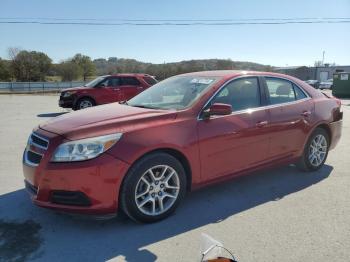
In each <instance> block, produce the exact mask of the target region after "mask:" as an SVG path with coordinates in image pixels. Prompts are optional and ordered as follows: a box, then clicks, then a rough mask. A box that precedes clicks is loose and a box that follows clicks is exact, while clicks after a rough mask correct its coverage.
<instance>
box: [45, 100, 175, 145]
mask: <svg viewBox="0 0 350 262" xmlns="http://www.w3.org/2000/svg"><path fill="white" fill-rule="evenodd" d="M176 115H177V113H176V111H168V110H155V109H145V108H138V107H131V106H127V105H121V104H118V103H111V104H107V105H101V106H96V107H92V108H87V109H83V110H80V111H75V112H70V113H66V114H63V115H61V116H58V117H54V118H52V119H50V120H48V121H47V122H45V123H43V124H40V125H39V128H41V129H44V130H46V131H49V132H51V133H55V134H58V135H62V136H64V137H65V138H67V139H70V140H74V139H81V138H87V137H93V136H99V135H105V134H112V133H118V132H122V133H124V132H128V131H132V130H135V129H140V128H145V127H150V126H151V125H152V124H153V125H156V124H159V123H161V122H163V121H164V120H166V119H168V120H173V119H175V118H176ZM159 120H163V121H161V122H159Z"/></svg>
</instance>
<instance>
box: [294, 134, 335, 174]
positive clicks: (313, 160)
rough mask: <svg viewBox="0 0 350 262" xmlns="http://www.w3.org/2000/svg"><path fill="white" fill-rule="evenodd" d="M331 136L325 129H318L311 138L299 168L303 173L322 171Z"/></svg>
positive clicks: (299, 162) (298, 165)
mask: <svg viewBox="0 0 350 262" xmlns="http://www.w3.org/2000/svg"><path fill="white" fill-rule="evenodd" d="M328 149H329V135H328V133H327V131H326V130H325V129H323V128H319V127H318V128H316V129H315V131H314V132H313V133H312V134H311V136H310V137H309V139H308V141H307V143H306V145H305V148H304V151H303V155H302V156H301V158H300V160H299V161H298V163H297V167H298V168H299V169H301V170H303V171H316V170H318V169H320V168H321V167H322V166H323V165H324V162H325V161H326V159H327V156H328Z"/></svg>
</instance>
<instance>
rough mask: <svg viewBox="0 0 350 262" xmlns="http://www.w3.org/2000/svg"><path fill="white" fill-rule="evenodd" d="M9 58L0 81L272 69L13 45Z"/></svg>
mask: <svg viewBox="0 0 350 262" xmlns="http://www.w3.org/2000/svg"><path fill="white" fill-rule="evenodd" d="M8 54H9V55H8V56H9V59H1V58H0V81H22V82H28V81H31V82H35V81H47V80H50V79H51V81H52V79H55V80H56V81H59V80H62V81H73V80H83V81H87V80H88V79H89V78H92V77H95V76H96V75H107V74H115V73H146V74H150V75H152V76H155V77H156V78H157V79H159V80H162V79H165V78H167V77H170V76H173V75H177V74H182V73H188V72H194V71H203V70H232V69H237V70H255V71H271V70H272V69H273V68H272V67H271V66H269V65H262V64H258V63H251V62H240V61H232V60H230V59H202V60H189V61H181V62H174V63H163V64H152V63H144V62H140V61H137V60H135V59H125V58H117V57H110V58H108V59H105V58H98V59H95V60H92V59H91V58H90V57H89V56H87V55H83V54H76V55H74V56H73V57H72V58H69V59H66V60H63V61H61V62H60V63H53V62H52V59H51V58H50V57H49V56H48V55H47V54H45V53H43V52H39V51H28V50H19V49H17V48H9V50H8Z"/></svg>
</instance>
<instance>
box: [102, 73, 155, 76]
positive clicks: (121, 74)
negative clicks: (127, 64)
mask: <svg viewBox="0 0 350 262" xmlns="http://www.w3.org/2000/svg"><path fill="white" fill-rule="evenodd" d="M108 76H150V75H148V74H140V73H118V74H112V75H108Z"/></svg>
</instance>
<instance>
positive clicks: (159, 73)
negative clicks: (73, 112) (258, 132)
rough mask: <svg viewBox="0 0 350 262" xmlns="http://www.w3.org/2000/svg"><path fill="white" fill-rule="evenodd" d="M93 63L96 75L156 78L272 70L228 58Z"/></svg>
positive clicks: (101, 60)
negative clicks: (117, 74) (147, 76)
mask: <svg viewBox="0 0 350 262" xmlns="http://www.w3.org/2000/svg"><path fill="white" fill-rule="evenodd" d="M93 63H94V64H95V66H96V73H97V75H106V74H113V73H125V72H129V73H147V74H150V75H153V76H156V77H157V78H158V79H164V78H167V77H170V76H173V75H177V74H182V73H188V72H194V71H203V70H224V69H238V70H256V71H271V70H272V67H271V66H269V65H262V64H258V63H252V62H241V61H232V60H229V59H202V60H188V61H181V62H174V63H164V64H152V63H144V62H140V61H137V60H135V59H125V58H116V57H111V58H109V59H107V60H106V59H104V58H99V59H95V60H94V61H93Z"/></svg>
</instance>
